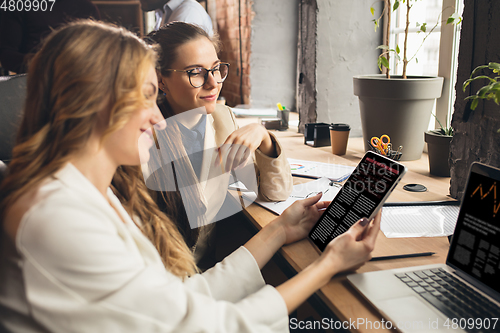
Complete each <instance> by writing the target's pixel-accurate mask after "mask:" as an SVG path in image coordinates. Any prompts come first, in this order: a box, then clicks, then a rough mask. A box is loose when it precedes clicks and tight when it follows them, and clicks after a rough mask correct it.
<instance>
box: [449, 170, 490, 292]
mask: <svg viewBox="0 0 500 333" xmlns="http://www.w3.org/2000/svg"><path fill="white" fill-rule="evenodd" d="M499 208H500V183H497V181H496V180H495V179H492V178H489V177H486V176H483V175H481V174H478V173H474V172H472V173H471V175H470V178H469V185H468V186H467V191H466V193H465V194H464V199H463V207H462V210H461V213H460V216H459V220H458V222H457V227H456V235H454V237H457V239H454V241H453V244H452V247H451V249H450V256H449V262H450V263H451V264H452V265H454V266H456V267H457V268H459V269H461V270H463V271H465V272H467V273H469V274H471V275H473V276H475V277H477V278H478V279H479V280H480V281H482V282H483V283H485V284H487V285H488V286H489V287H491V288H493V289H495V290H496V291H498V292H500V284H498V279H499V278H500V242H499V238H500V212H499Z"/></svg>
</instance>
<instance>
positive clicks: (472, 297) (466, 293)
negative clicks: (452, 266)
mask: <svg viewBox="0 0 500 333" xmlns="http://www.w3.org/2000/svg"><path fill="white" fill-rule="evenodd" d="M395 275H396V277H397V278H399V279H400V280H401V281H402V282H404V283H405V284H406V285H407V286H408V287H410V288H412V289H413V291H415V292H416V293H417V294H419V295H420V296H421V297H423V298H424V299H425V300H426V301H427V302H429V303H430V304H432V305H433V306H434V307H436V308H437V309H438V310H439V311H441V312H442V313H443V314H444V315H446V316H447V317H448V318H450V319H453V318H456V319H461V318H466V319H468V318H474V319H476V318H482V319H486V318H489V319H492V318H498V317H499V316H500V307H499V306H497V305H495V304H494V303H493V302H491V301H489V300H488V299H487V298H485V297H484V296H482V295H481V294H479V293H478V292H476V291H475V290H474V289H472V288H470V287H469V286H467V285H466V284H465V283H463V282H462V281H460V280H459V279H457V278H455V277H454V276H453V275H451V274H450V273H448V272H447V271H445V270H444V269H442V268H436V269H426V270H421V271H414V272H409V273H401V274H395ZM496 326H497V327H496V328H495V329H491V328H490V329H489V330H485V329H484V328H483V329H472V330H471V329H468V328H464V330H465V331H467V332H500V328H499V327H498V326H499V325H498V323H497V325H496Z"/></svg>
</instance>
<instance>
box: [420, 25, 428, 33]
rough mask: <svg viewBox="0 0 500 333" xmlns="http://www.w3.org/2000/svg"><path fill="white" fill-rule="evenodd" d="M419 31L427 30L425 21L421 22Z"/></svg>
mask: <svg viewBox="0 0 500 333" xmlns="http://www.w3.org/2000/svg"><path fill="white" fill-rule="evenodd" d="M420 31H422V32H427V23H424V24H422V26H421V27H420Z"/></svg>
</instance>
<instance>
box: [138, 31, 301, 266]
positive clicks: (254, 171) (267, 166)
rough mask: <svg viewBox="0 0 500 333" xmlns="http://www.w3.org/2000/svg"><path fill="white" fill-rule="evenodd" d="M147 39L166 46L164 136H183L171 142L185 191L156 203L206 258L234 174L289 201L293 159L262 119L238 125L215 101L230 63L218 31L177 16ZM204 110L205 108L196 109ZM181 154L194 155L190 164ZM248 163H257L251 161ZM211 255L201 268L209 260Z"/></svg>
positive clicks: (166, 172) (161, 80) (262, 192)
mask: <svg viewBox="0 0 500 333" xmlns="http://www.w3.org/2000/svg"><path fill="white" fill-rule="evenodd" d="M146 40H147V41H149V42H150V43H157V44H158V45H159V46H160V47H161V51H160V57H159V61H158V86H159V89H160V90H161V91H162V92H163V94H164V96H162V99H161V100H160V101H159V107H160V110H161V111H162V114H163V116H164V117H165V118H167V121H170V120H171V119H175V120H177V121H172V126H169V129H168V131H165V132H166V133H158V137H159V138H160V141H162V140H163V141H170V142H173V141H175V139H176V138H178V137H180V138H181V141H182V142H180V143H179V144H174V143H171V144H168V145H167V146H170V147H173V149H176V147H178V148H177V150H180V151H179V152H178V153H176V154H174V155H175V156H173V157H171V158H170V160H171V161H176V163H177V166H174V168H175V175H176V177H177V185H178V187H181V190H180V192H181V193H179V191H177V192H175V191H164V192H162V193H161V195H158V199H157V203H158V205H159V206H160V207H161V208H162V210H163V211H165V212H167V214H169V215H170V216H171V218H172V219H173V220H175V221H177V222H178V223H179V228H180V230H181V231H182V233H183V235H184V237H185V240H186V242H187V243H188V244H189V245H190V246H191V247H194V248H195V251H194V252H195V257H196V259H197V262H200V261H202V259H203V258H204V257H205V256H209V255H211V254H213V249H214V246H215V245H216V244H215V241H214V234H215V229H214V228H216V227H217V225H215V224H214V223H213V222H214V221H217V220H219V218H218V216H220V215H223V216H227V215H229V214H230V213H226V210H228V209H227V205H225V206H223V204H224V201H225V198H226V194H227V191H228V185H229V184H230V179H232V178H231V177H230V175H231V173H233V174H234V175H235V177H233V178H236V179H237V180H240V181H242V182H243V183H244V184H245V185H246V187H247V188H248V189H250V190H252V191H254V192H256V193H257V194H258V195H259V198H260V199H262V200H266V201H283V200H286V199H287V198H288V197H289V195H290V193H291V191H292V187H293V180H292V175H291V170H290V165H289V163H288V161H287V158H286V156H285V154H284V152H283V149H282V147H281V145H280V144H279V142H278V140H277V139H276V137H275V136H274V134H272V133H271V132H269V131H267V130H266V129H265V128H264V126H262V125H260V124H257V123H254V124H250V125H246V126H244V127H241V128H240V127H239V126H238V125H237V123H236V119H235V116H234V114H233V112H232V111H231V109H230V108H229V107H227V106H225V105H221V104H218V103H216V101H217V97H218V96H219V93H220V91H221V89H222V83H223V81H224V79H225V78H226V77H227V75H228V72H229V64H227V63H224V62H221V60H220V59H219V57H218V55H217V53H218V50H219V41H218V37H217V35H214V36H212V37H209V36H208V34H207V33H206V32H205V31H204V30H203V29H201V28H200V27H198V26H196V25H193V24H189V23H184V22H172V23H170V24H167V25H166V26H164V27H162V28H160V29H159V30H158V31H154V32H151V33H150V34H149V35H148V36H147V37H146ZM200 109H202V110H203V112H197V110H200ZM159 145H160V147H161V146H162V142H160V144H159ZM197 147H198V148H197ZM211 149H212V150H211ZM214 150H215V151H214ZM170 152H171V151H170V150H169V151H168V152H167V153H170ZM182 156H189V160H187V161H186V162H185V163H184V164H182V158H181V157H182ZM247 161H250V162H252V163H251V164H250V165H247V166H245V163H246V162H247ZM221 164H222V166H221ZM221 167H222V169H221ZM235 169H237V171H236V172H233V170H235ZM170 170H171V166H170V165H168V164H166V165H164V166H163V168H161V169H158V170H157V171H156V172H154V173H152V176H151V177H146V178H147V180H146V184H148V187H150V188H159V187H160V186H157V185H156V184H158V183H162V184H165V181H164V180H168V179H172V178H173V177H172V176H171V173H170ZM221 170H222V171H223V172H220V171H221ZM183 178H186V179H183ZM153 184H154V186H153ZM179 184H181V186H179ZM182 184H187V185H186V186H183V185H182ZM193 184H194V186H192V185H193ZM150 185H151V186H150ZM167 187H168V186H163V188H167ZM169 187H170V188H175V187H174V186H169ZM182 191H185V193H182ZM189 192H191V193H189ZM239 208H240V210H241V207H239ZM221 209H222V211H221ZM194 219H196V220H197V221H196V222H194V221H193V220H194ZM200 219H201V220H200ZM212 257H213V256H212ZM207 260H208V259H207ZM209 261H210V260H209ZM209 261H208V262H207V263H206V264H205V263H202V264H201V266H205V267H206V266H210V265H211V264H210V263H209ZM212 261H213V260H212Z"/></svg>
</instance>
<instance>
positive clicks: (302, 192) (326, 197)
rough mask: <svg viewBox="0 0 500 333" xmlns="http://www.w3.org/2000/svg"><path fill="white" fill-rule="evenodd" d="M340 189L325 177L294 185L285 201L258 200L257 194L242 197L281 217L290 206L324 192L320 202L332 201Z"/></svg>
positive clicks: (246, 194) (250, 193)
mask: <svg viewBox="0 0 500 333" xmlns="http://www.w3.org/2000/svg"><path fill="white" fill-rule="evenodd" d="M330 184H332V185H330ZM340 188H341V186H340V185H338V184H335V183H332V182H331V180H330V179H328V178H326V177H323V178H320V179H317V180H313V181H311V182H308V183H303V184H297V185H294V186H293V191H292V193H291V194H290V197H288V199H287V200H285V201H280V202H269V201H260V200H256V198H257V194H255V192H245V193H243V194H242V197H243V198H245V199H248V200H253V201H254V202H255V203H257V204H259V205H261V206H262V207H264V208H266V209H268V210H270V211H272V212H274V213H276V214H278V215H281V213H283V211H284V210H285V209H287V208H288V207H290V205H291V204H293V203H294V202H295V201H297V200H302V199H306V198H308V197H310V196H313V195H315V194H316V193H318V192H323V196H322V197H321V199H320V201H331V200H333V198H334V197H335V196H336V195H337V193H338V192H339V191H340Z"/></svg>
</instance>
